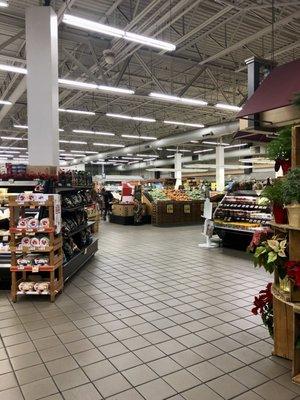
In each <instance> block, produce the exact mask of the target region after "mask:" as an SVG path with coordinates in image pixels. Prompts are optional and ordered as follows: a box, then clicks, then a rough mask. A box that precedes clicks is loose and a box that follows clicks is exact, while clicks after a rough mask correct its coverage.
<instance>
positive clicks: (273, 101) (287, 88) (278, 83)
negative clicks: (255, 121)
mask: <svg viewBox="0 0 300 400" xmlns="http://www.w3.org/2000/svg"><path fill="white" fill-rule="evenodd" d="M296 93H300V60H296V61H292V62H290V63H288V64H284V65H281V66H280V67H277V68H274V69H273V70H272V72H271V73H270V74H269V75H268V76H267V77H266V79H265V80H264V81H263V82H262V83H261V84H260V86H259V87H258V88H257V89H256V91H255V92H254V94H253V95H252V96H251V97H250V99H249V100H248V101H247V102H246V104H245V105H244V107H243V108H242V110H241V111H240V112H239V113H238V115H237V117H238V118H241V117H245V116H248V115H253V114H258V113H260V112H263V111H268V110H273V109H275V108H280V107H285V106H288V105H290V104H291V103H292V102H293V100H294V97H295V94H296Z"/></svg>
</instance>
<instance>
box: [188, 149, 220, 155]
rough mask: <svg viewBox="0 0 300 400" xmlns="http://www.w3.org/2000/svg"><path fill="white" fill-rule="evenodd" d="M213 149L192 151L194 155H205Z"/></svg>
mask: <svg viewBox="0 0 300 400" xmlns="http://www.w3.org/2000/svg"><path fill="white" fill-rule="evenodd" d="M213 150H215V149H205V150H196V151H193V153H194V154H199V153H207V152H208V151H213Z"/></svg>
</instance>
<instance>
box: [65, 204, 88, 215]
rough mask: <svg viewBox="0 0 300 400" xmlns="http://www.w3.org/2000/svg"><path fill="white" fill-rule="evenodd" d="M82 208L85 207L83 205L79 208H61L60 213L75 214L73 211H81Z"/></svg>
mask: <svg viewBox="0 0 300 400" xmlns="http://www.w3.org/2000/svg"><path fill="white" fill-rule="evenodd" d="M84 207H85V205H84V204H80V205H79V206H76V207H62V208H61V211H62V212H66V213H67V212H75V211H78V210H83V209H84Z"/></svg>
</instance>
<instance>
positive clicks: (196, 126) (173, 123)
mask: <svg viewBox="0 0 300 400" xmlns="http://www.w3.org/2000/svg"><path fill="white" fill-rule="evenodd" d="M164 124H168V125H182V126H191V127H193V128H203V127H204V125H203V124H193V123H189V122H178V121H168V120H165V121H164Z"/></svg>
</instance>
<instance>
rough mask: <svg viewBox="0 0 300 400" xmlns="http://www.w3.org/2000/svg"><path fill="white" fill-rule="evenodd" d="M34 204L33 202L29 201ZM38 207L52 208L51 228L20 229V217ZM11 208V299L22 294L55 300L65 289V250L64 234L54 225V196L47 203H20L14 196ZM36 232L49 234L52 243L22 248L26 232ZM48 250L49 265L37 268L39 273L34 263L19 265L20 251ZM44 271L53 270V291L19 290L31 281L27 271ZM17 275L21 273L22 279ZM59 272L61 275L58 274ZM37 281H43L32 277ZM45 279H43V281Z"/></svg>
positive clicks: (51, 284)
mask: <svg viewBox="0 0 300 400" xmlns="http://www.w3.org/2000/svg"><path fill="white" fill-rule="evenodd" d="M29 203H30V204H29ZM28 206H30V208H32V209H38V208H39V207H41V206H43V207H46V208H47V209H48V218H49V228H46V229H39V228H37V229H19V228H17V226H16V224H17V221H18V219H19V217H24V215H25V208H28ZM9 207H10V235H11V240H10V249H11V268H10V271H11V281H12V284H11V298H12V301H13V302H16V301H17V297H18V295H21V294H35V295H37V294H43V295H45V294H48V295H49V296H50V300H51V302H53V301H54V300H55V296H56V295H57V294H58V293H59V292H61V291H62V289H63V284H64V280H63V267H62V264H63V251H62V236H61V234H59V235H56V234H55V226H54V199H53V196H51V195H49V197H48V200H47V201H45V202H42V203H41V202H33V201H32V202H24V203H19V202H18V201H17V200H16V197H14V196H11V197H10V198H9ZM36 233H43V234H44V235H47V236H48V237H49V246H45V247H42V248H38V247H34V248H31V247H29V246H23V247H19V243H20V238H22V237H24V236H25V235H28V236H30V235H31V236H35V234H36ZM39 252H40V253H43V254H45V253H47V254H48V255H49V265H43V266H39V268H36V272H35V271H34V268H33V267H32V266H31V265H28V266H24V267H23V268H22V267H20V266H18V263H17V258H18V257H17V256H19V255H20V254H29V253H39ZM40 272H43V273H45V272H48V273H49V282H50V286H49V291H48V292H47V293H38V292H34V291H28V292H23V291H20V290H19V289H18V286H19V284H20V283H21V282H26V281H28V279H27V273H31V275H32V276H33V275H34V274H38V273H40ZM17 274H20V275H21V277H20V278H19V277H18V276H17ZM55 275H57V278H56V277H55ZM32 281H33V282H39V281H35V280H32ZM40 282H43V280H40Z"/></svg>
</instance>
